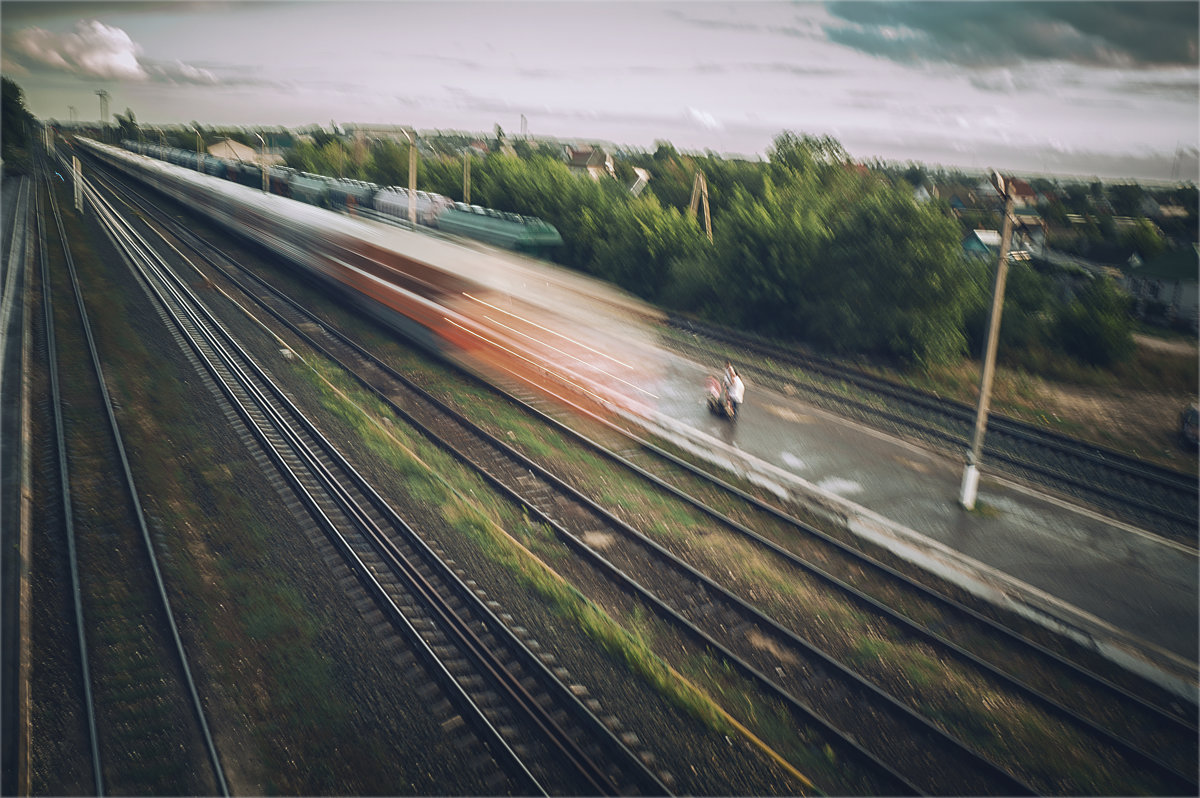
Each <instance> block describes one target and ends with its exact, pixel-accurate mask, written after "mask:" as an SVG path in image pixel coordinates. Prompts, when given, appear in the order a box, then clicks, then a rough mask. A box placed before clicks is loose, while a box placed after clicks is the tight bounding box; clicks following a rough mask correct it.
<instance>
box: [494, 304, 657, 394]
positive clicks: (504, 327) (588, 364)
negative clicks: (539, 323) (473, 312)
mask: <svg viewBox="0 0 1200 798" xmlns="http://www.w3.org/2000/svg"><path fill="white" fill-rule="evenodd" d="M484 318H485V319H487V320H488V321H490V322H491V323H492V324H495V325H496V326H497V327H501V328H503V329H505V330H508V331H509V332H512V333H516V334H517V335H520V336H522V337H523V338H528V339H529V340H530V341H533V342H534V343H535V344H541V345H542V346H545V347H549V348H550V349H552V350H554V351H555V352H558V353H559V354H560V355H566V356H567V357H569V358H571V359H572V360H575V361H577V362H579V363H582V364H583V365H585V366H587V367H589V368H594V369H596V371H598V372H600V373H601V374H603V375H604V376H605V377H611V378H612V379H614V380H616V381H617V382H621V383H624V384H625V385H628V386H629V387H630V388H633V389H634V390H635V391H641V392H642V393H644V394H646V396H649V397H650V398H651V399H657V398H658V397H657V396H655V395H654V394H652V393H650V392H649V391H647V390H646V389H645V388H641V387H639V386H637V385H634V384H633V383H632V382H630V381H629V380H624V379H621V378H620V377H618V376H617V375H616V374H612V373H609V372H607V371H605V370H604V369H602V368H600V367H599V366H595V365H593V364H591V363H589V362H588V361H586V360H584V359H583V358H581V357H579V356H577V355H573V354H571V353H570V352H567V351H565V350H562V349H559V348H558V347H556V346H554V345H552V344H547V343H544V342H542V341H539V340H538V339H536V338H534V337H533V336H532V335H530V334H529V333H524V332H521V331H520V330H518V329H516V328H515V327H509V326H508V325H507V324H505V323H504V322H502V321H496V320H495V319H493V318H492V317H491V316H484ZM610 359H611V358H610Z"/></svg>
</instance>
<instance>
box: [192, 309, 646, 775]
mask: <svg viewBox="0 0 1200 798" xmlns="http://www.w3.org/2000/svg"><path fill="white" fill-rule="evenodd" d="M185 290H186V289H185ZM197 303H198V301H197ZM198 306H200V307H202V305H199V303H198ZM211 322H212V323H213V324H214V325H216V326H217V327H218V328H219V324H217V323H216V322H215V320H211ZM225 335H226V336H227V334H225ZM230 340H231V342H232V339H230ZM234 345H235V346H236V343H234ZM246 358H247V362H248V363H249V364H250V366H251V367H252V368H254V369H255V370H257V371H259V379H262V380H264V381H265V382H266V384H268V385H269V386H271V390H272V391H274V392H275V393H276V394H277V396H276V399H277V400H282V401H286V399H285V397H283V395H282V392H281V391H279V390H278V389H277V388H275V387H274V386H273V384H272V383H271V382H270V380H269V378H267V377H266V376H265V374H263V373H262V372H261V370H259V369H258V368H257V366H256V364H254V362H253V359H251V358H249V357H248V356H246ZM295 412H296V414H297V418H299V419H300V421H301V423H302V424H304V425H305V426H306V427H308V430H307V432H308V434H310V435H312V436H314V437H317V438H318V440H322V439H320V438H319V433H318V432H317V431H316V430H315V428H313V427H311V425H310V424H309V422H308V421H307V419H305V418H304V417H303V414H301V413H299V411H295ZM322 446H323V448H326V449H327V450H328V453H329V454H330V455H331V456H337V455H336V450H335V449H334V448H333V447H332V446H331V445H329V444H328V442H324V443H323V444H322ZM339 457H340V456H339ZM314 462H317V461H315V460H314ZM344 468H345V469H346V470H347V472H348V473H350V474H352V475H354V472H353V470H352V469H349V467H348V465H347V466H345V467H344ZM355 478H356V480H359V481H361V478H358V477H357V476H355ZM359 487H360V490H364V491H366V492H368V493H370V494H373V499H372V501H373V503H375V504H376V505H377V507H379V509H381V510H382V511H384V512H386V513H387V514H389V515H390V516H391V520H392V522H393V524H394V525H397V526H403V527H405V528H407V524H406V523H405V522H404V521H403V519H400V518H399V516H396V515H395V514H394V511H391V509H390V508H389V507H387V506H386V503H385V502H384V501H383V500H382V498H381V497H379V496H378V494H374V491H373V489H371V488H370V486H369V485H367V484H366V483H365V481H361V484H360V486H359ZM327 489H328V490H330V491H331V492H334V493H338V492H341V488H340V485H338V484H337V483H336V481H335V480H332V479H329V480H327ZM359 522H360V524H363V525H364V526H367V525H369V526H373V524H371V522H370V519H369V518H368V517H367V516H366V515H365V514H361V513H360V514H359ZM407 532H408V535H409V536H410V537H412V538H413V539H414V540H416V541H419V542H420V539H419V536H416V534H415V532H413V531H412V530H411V528H407ZM373 537H374V538H375V539H376V540H377V541H379V543H380V545H381V546H383V547H385V548H391V549H392V554H393V557H392V559H393V560H394V561H395V562H398V563H400V565H399V566H398V567H400V568H401V569H402V570H407V571H408V572H409V574H410V580H411V581H412V582H413V583H414V584H417V585H418V586H419V585H420V583H421V582H422V581H423V577H421V576H420V574H419V573H418V572H417V571H416V569H415V568H413V567H412V566H411V565H410V564H407V561H406V560H405V558H403V556H402V555H400V554H399V553H398V552H397V551H396V550H395V549H394V546H392V544H391V543H390V541H388V540H387V538H386V536H384V535H383V534H382V532H381V531H378V530H377V531H376V533H375V534H374V535H373ZM421 544H422V545H424V544H423V542H421ZM426 548H427V547H426ZM429 556H430V557H432V556H433V555H432V554H431V553H430V555H429ZM435 559H436V558H435ZM438 564H439V565H440V566H441V568H442V569H443V571H446V572H448V571H449V569H448V568H446V566H445V565H444V564H443V563H440V560H438ZM450 577H451V578H452V579H453V581H454V582H456V583H458V584H459V586H460V592H461V593H462V594H464V595H470V591H468V590H466V588H465V586H462V585H461V581H460V580H458V579H457V577H455V576H454V575H453V574H450ZM425 591H426V592H427V593H429V595H430V596H432V595H433V594H434V591H433V590H432V588H428V587H426V588H425ZM471 600H472V601H473V602H474V603H476V604H477V605H479V606H480V607H481V609H482V611H483V612H486V613H487V614H489V615H491V613H490V610H487V608H486V607H482V605H481V603H480V602H479V600H478V598H477V597H474V596H473V595H471ZM436 603H437V602H432V601H431V606H435V607H436ZM438 611H439V612H441V613H442V617H443V620H444V621H445V622H446V623H447V624H448V625H454V626H457V627H458V628H459V630H460V637H461V638H462V639H463V641H464V642H465V643H466V644H467V645H468V648H470V649H473V650H474V655H475V657H476V659H477V660H479V661H480V662H483V663H485V666H486V663H487V662H488V661H492V662H493V664H492V665H490V666H487V667H491V668H492V669H493V670H494V671H495V672H496V673H497V677H498V679H500V681H501V682H502V683H503V682H504V681H505V677H504V674H505V673H506V671H505V669H504V668H503V666H501V665H499V664H498V663H495V662H494V658H493V657H492V656H491V654H490V652H489V651H488V650H487V647H486V646H484V645H483V644H482V643H481V642H480V641H478V639H477V638H476V637H475V635H474V632H473V631H472V630H470V628H469V627H468V626H467V625H466V624H465V623H464V622H463V621H461V620H460V619H458V618H457V616H456V615H454V613H452V612H450V611H448V610H445V609H439V610H438ZM492 623H493V625H497V626H498V627H499V628H501V629H503V630H504V631H505V632H506V633H507V634H508V636H509V637H510V638H511V632H509V631H508V630H507V627H505V626H504V625H503V624H500V623H499V621H498V620H497V619H495V618H494V616H493V617H492ZM514 640H515V638H514ZM472 641H473V642H472ZM515 644H516V646H517V648H518V649H520V650H525V651H526V654H527V656H526V659H527V660H529V661H530V662H532V663H534V664H536V665H537V666H538V667H540V668H542V669H543V671H545V674H546V676H545V678H547V679H549V680H550V681H552V682H554V683H556V684H557V683H558V682H557V680H556V679H554V678H553V677H552V676H550V675H549V672H548V670H546V669H545V666H544V665H543V664H542V663H541V662H540V660H538V659H537V658H536V657H534V656H533V655H532V654H531V653H529V652H528V651H527V649H525V648H524V646H522V645H521V644H520V643H519V641H516V643H515ZM507 681H508V682H509V686H508V687H506V689H508V690H509V691H510V692H512V691H513V690H514V689H515V691H516V693H521V694H524V697H523V698H522V697H520V696H519V695H516V694H515V693H514V699H515V700H517V701H518V702H519V703H524V704H525V705H526V706H527V711H530V713H531V717H532V718H533V719H534V721H535V722H538V723H541V724H543V726H544V729H545V733H546V734H547V737H548V738H549V739H551V740H552V741H554V742H555V744H556V745H559V746H560V750H561V753H562V754H563V755H564V756H567V757H569V758H570V759H571V760H572V761H574V762H576V765H577V768H578V770H579V771H580V772H581V773H582V774H584V775H585V777H587V778H589V779H590V780H591V782H592V783H593V785H594V787H596V788H597V789H598V790H599V791H603V792H606V793H607V792H613V791H615V789H616V786H615V785H614V784H612V783H611V782H609V781H608V780H607V776H605V775H604V774H603V773H602V772H601V771H600V769H598V768H596V767H595V766H594V765H592V764H591V762H590V759H589V758H588V757H586V755H582V754H581V752H578V751H576V750H573V745H572V746H564V745H562V740H563V739H564V738H566V735H565V734H564V733H563V732H562V731H561V730H558V729H557V724H556V723H555V722H554V721H553V720H550V719H549V716H548V714H547V713H546V712H545V711H544V710H542V709H541V707H540V705H539V704H538V703H537V702H536V701H535V700H534V699H533V698H532V697H531V696H528V694H527V693H526V692H525V690H524V688H523V687H522V686H520V685H519V684H515V680H512V679H511V678H510V679H507ZM514 684H515V687H513V685H514ZM560 688H561V689H562V690H563V692H564V694H565V695H566V696H568V697H569V698H570V699H571V700H572V701H574V702H575V703H576V704H577V705H578V710H577V711H582V712H583V713H586V714H587V715H588V716H589V717H590V718H591V721H592V722H593V724H594V726H595V727H596V728H598V729H603V724H601V723H600V721H599V720H598V719H596V718H594V716H591V713H590V712H588V710H586V708H584V707H582V704H581V703H580V702H578V699H575V697H574V696H572V695H570V692H569V691H566V689H565V687H563V686H561V685H560ZM539 716H540V720H539ZM608 736H609V737H610V738H611V734H610V735H608ZM614 742H615V743H616V744H617V745H618V746H619V747H620V748H621V749H622V750H624V753H625V755H626V756H627V757H628V758H629V760H630V761H631V762H637V760H636V758H635V757H634V756H633V754H632V753H631V752H629V751H628V750H627V749H625V748H624V746H623V744H620V743H619V741H615V739H614ZM637 764H638V767H639V769H640V770H641V771H642V772H643V773H644V774H645V775H647V776H650V778H651V779H652V783H653V785H654V787H655V788H656V789H657V790H658V791H661V792H666V791H667V790H666V788H665V786H664V785H663V784H662V783H661V782H660V781H658V780H657V777H653V776H652V775H651V774H649V773H648V772H647V771H645V769H644V766H642V765H641V764H640V763H637Z"/></svg>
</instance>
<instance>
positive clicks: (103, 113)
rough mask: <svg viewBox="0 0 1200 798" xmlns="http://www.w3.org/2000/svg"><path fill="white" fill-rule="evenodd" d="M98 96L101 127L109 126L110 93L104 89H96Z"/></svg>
mask: <svg viewBox="0 0 1200 798" xmlns="http://www.w3.org/2000/svg"><path fill="white" fill-rule="evenodd" d="M96 96H97V97H99V98H100V125H101V126H104V125H107V124H108V92H107V91H105V90H104V89H96Z"/></svg>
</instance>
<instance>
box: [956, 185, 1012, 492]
mask: <svg viewBox="0 0 1200 798" xmlns="http://www.w3.org/2000/svg"><path fill="white" fill-rule="evenodd" d="M992 185H994V186H995V187H996V190H997V191H999V192H1000V196H1002V197H1003V198H1004V226H1003V232H1002V233H1001V234H1000V257H999V259H998V261H997V263H996V282H995V284H994V285H993V286H992V309H991V312H990V313H989V314H988V334H987V348H986V352H985V353H984V357H983V374H982V376H981V377H980V378H979V406H978V408H976V411H975V435H974V438H973V439H972V441H971V448H970V450H969V451H968V452H967V466H966V469H965V470H964V471H963V479H962V493H961V495H960V496H959V501H960V502H961V503H962V506H963V508H964V509H967V510H974V509H975V497H976V494H977V493H978V489H979V461H980V458H982V456H983V436H984V434H985V433H986V432H987V416H988V404H989V403H990V402H991V395H992V375H993V373H994V372H995V368H996V344H997V342H998V339H999V337H1000V315H1001V313H1002V311H1003V310H1004V282H1005V280H1006V279H1007V277H1008V247H1009V244H1010V243H1011V242H1012V230H1013V196H1012V194H1010V193H1009V191H1008V186H1007V184H1006V183H1005V182H1004V178H1003V177H1001V176H1000V173H999V172H997V171H996V170H995V169H993V170H992Z"/></svg>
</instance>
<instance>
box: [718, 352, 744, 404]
mask: <svg viewBox="0 0 1200 798" xmlns="http://www.w3.org/2000/svg"><path fill="white" fill-rule="evenodd" d="M745 396H746V386H745V385H744V384H743V383H742V377H741V375H740V374H738V372H737V369H735V368H734V367H733V364H732V363H730V362H729V361H728V360H726V361H725V372H724V374H723V375H722V377H721V403H722V404H723V405H724V406H725V411H726V413H727V414H728V415H729V417H730V418H737V414H738V410H739V409H740V408H741V405H742V400H743V399H744V398H745Z"/></svg>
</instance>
